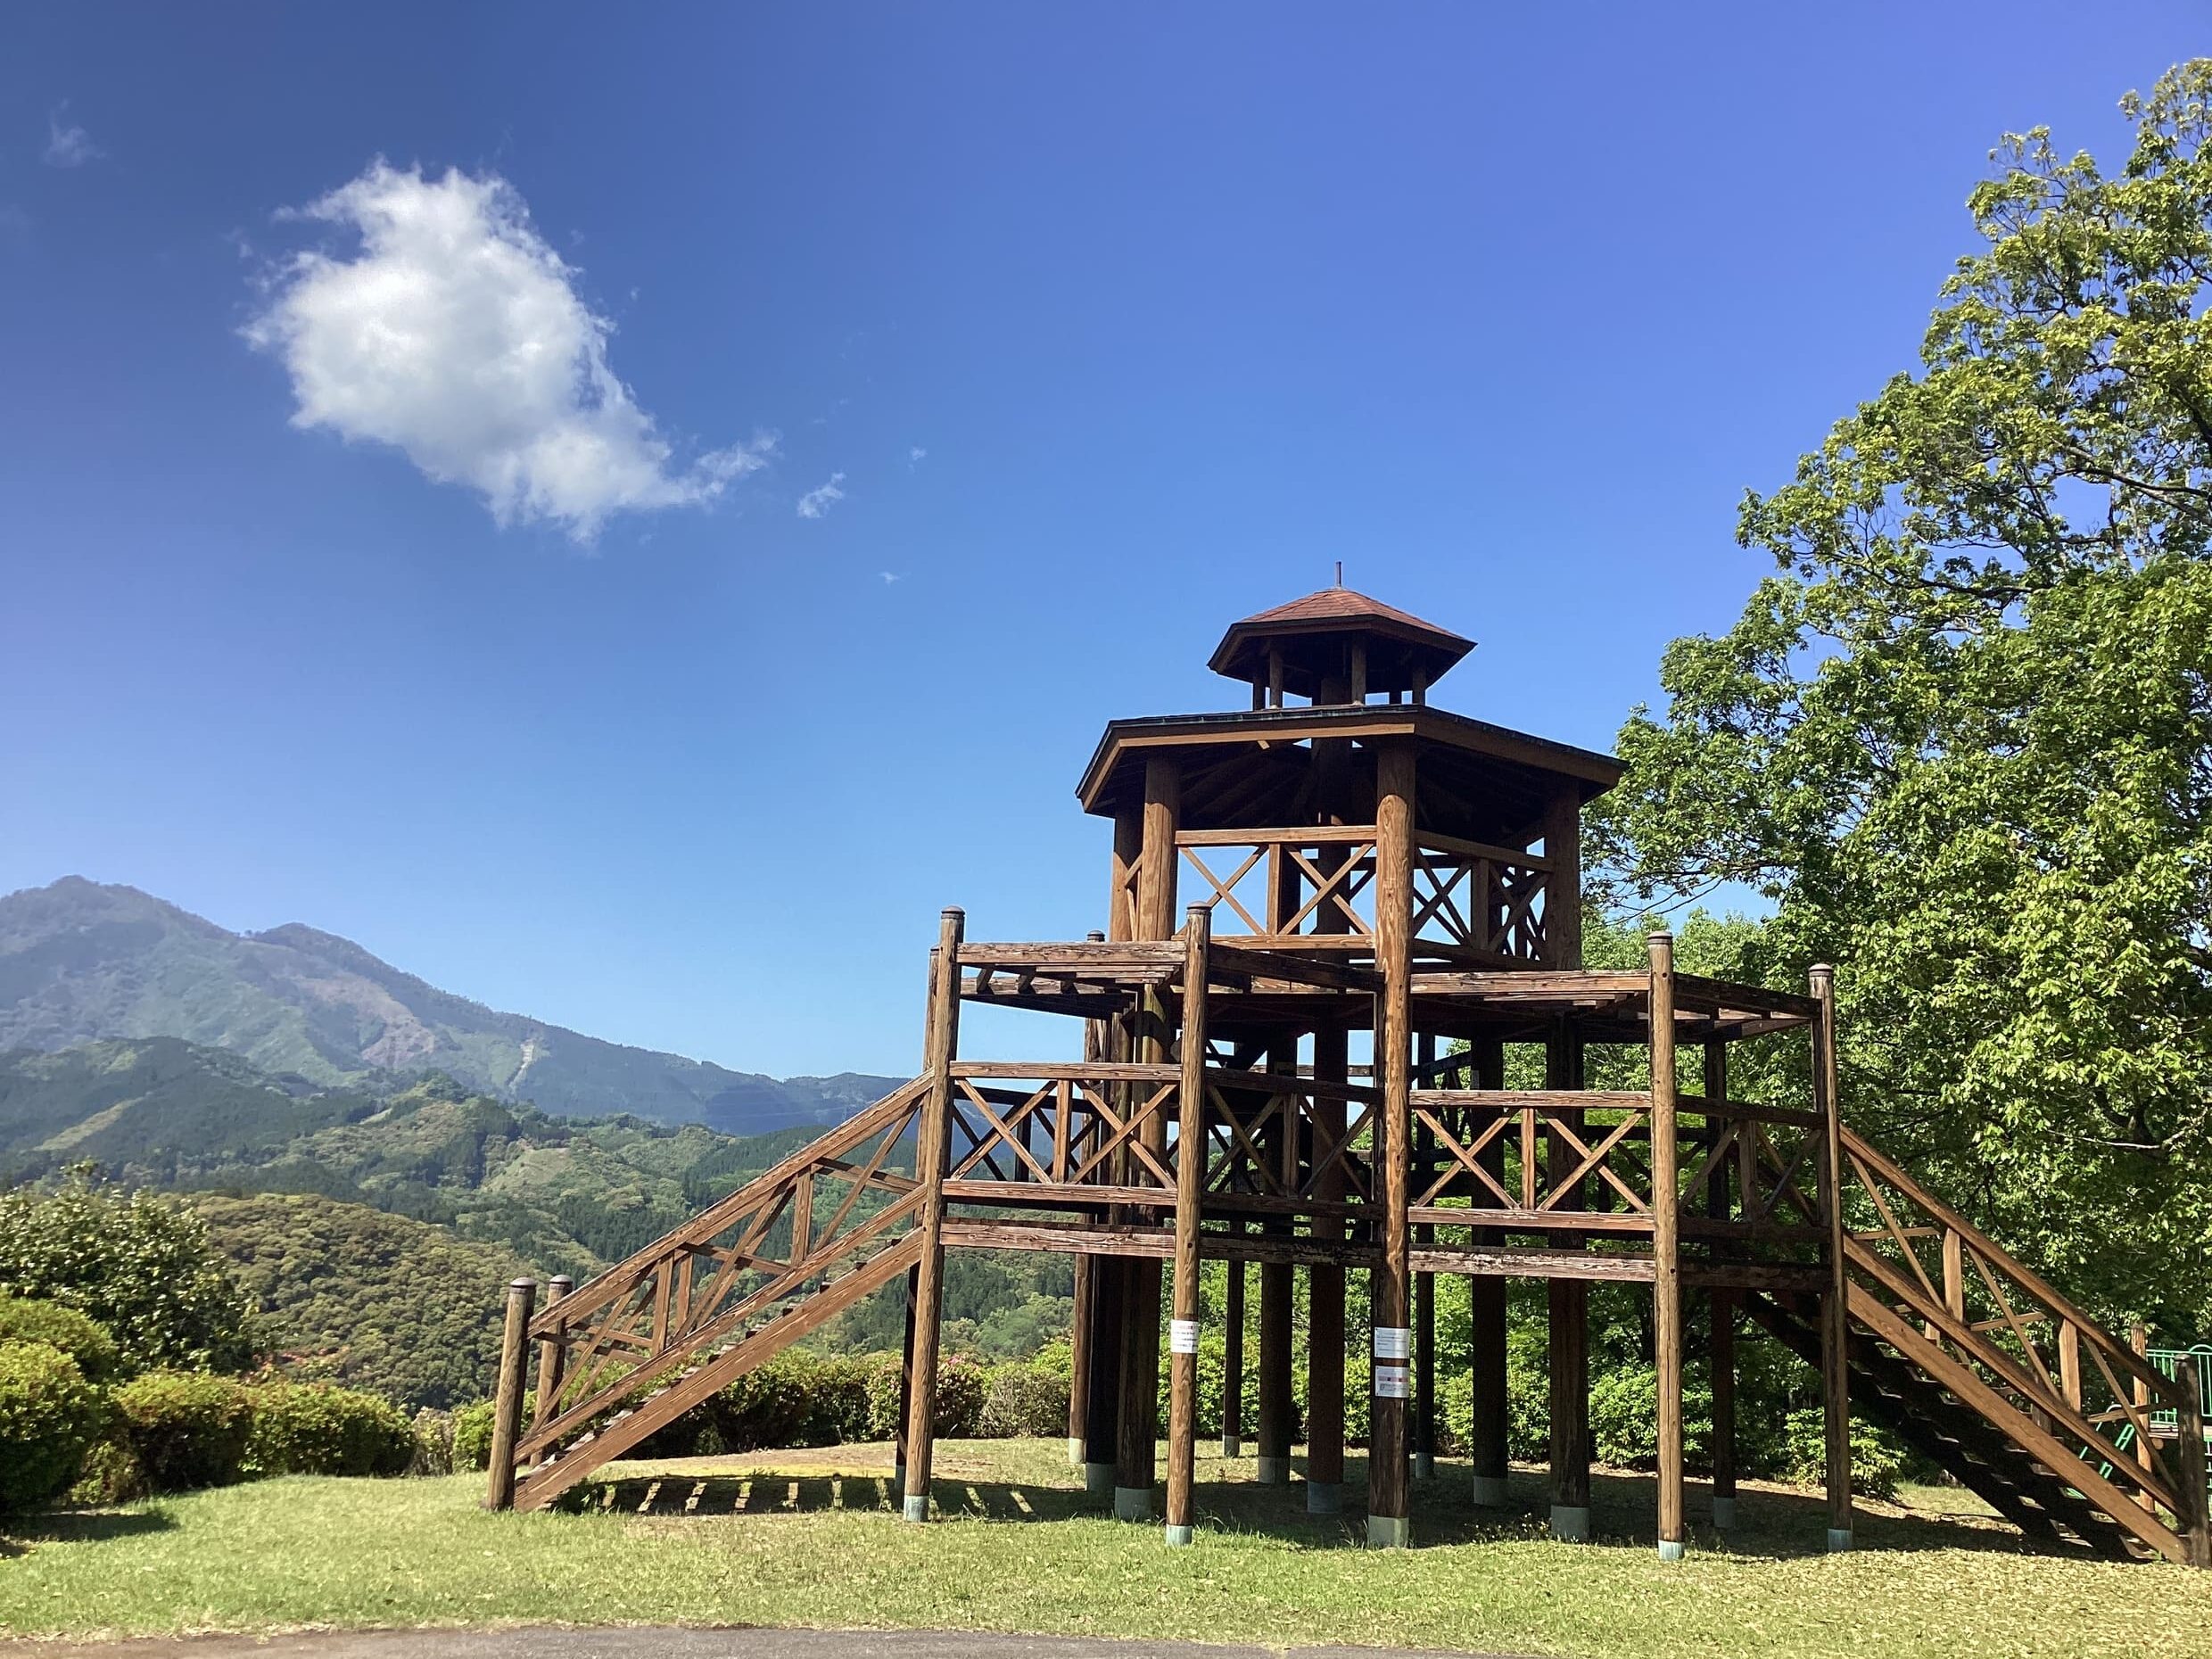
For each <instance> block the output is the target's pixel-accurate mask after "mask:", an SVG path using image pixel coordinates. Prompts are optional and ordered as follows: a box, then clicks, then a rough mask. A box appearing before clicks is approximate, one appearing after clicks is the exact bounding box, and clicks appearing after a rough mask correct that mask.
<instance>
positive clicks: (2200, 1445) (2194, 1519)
mask: <svg viewBox="0 0 2212 1659" xmlns="http://www.w3.org/2000/svg"><path fill="white" fill-rule="evenodd" d="M2174 1381H2175V1382H2177V1383H2179V1384H2180V1385H2181V1391H2182V1403H2181V1405H2180V1407H2179V1408H2178V1409H2177V1410H2176V1411H2175V1421H2174V1432H2175V1450H2176V1451H2178V1452H2179V1453H2180V1454H2181V1465H2182V1478H2181V1479H2180V1480H2179V1481H2178V1482H2175V1484H2176V1485H2178V1486H2179V1487H2180V1488H2181V1492H2180V1494H2179V1496H2180V1498H2181V1500H2182V1502H2183V1504H2184V1505H2186V1506H2187V1509H2186V1511H2185V1512H2184V1513H2183V1514H2180V1515H2175V1517H2174V1528H2175V1531H2177V1532H2179V1533H2180V1534H2181V1535H2182V1542H2183V1545H2184V1546H2185V1547H2186V1548H2187V1552H2188V1556H2189V1564H2190V1565H2191V1566H2192V1567H2212V1489H2208V1487H2207V1486H2206V1477H2205V1450H2204V1400H2203V1399H2202V1398H2201V1396H2200V1394H2199V1392H2198V1387H2197V1362H2196V1360H2195V1358H2193V1357H2192V1356H2191V1355H2188V1354H2183V1356H2182V1358H2181V1363H2180V1364H2178V1365H2176V1366H2175V1367H2174Z"/></svg>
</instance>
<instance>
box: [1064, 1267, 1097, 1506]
mask: <svg viewBox="0 0 2212 1659" xmlns="http://www.w3.org/2000/svg"><path fill="white" fill-rule="evenodd" d="M1094 1259H1095V1258H1093V1257H1090V1256H1077V1258H1076V1259H1075V1276H1076V1297H1075V1301H1076V1305H1075V1312H1074V1316H1073V1317H1072V1318H1071V1319H1070V1320H1069V1325H1068V1463H1069V1467H1071V1468H1077V1469H1080V1468H1081V1467H1082V1466H1083V1448H1084V1424H1085V1422H1086V1421H1088V1419H1089V1416H1090V1410H1091V1264H1092V1262H1093V1261H1094Z"/></svg>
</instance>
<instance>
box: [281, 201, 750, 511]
mask: <svg viewBox="0 0 2212 1659" xmlns="http://www.w3.org/2000/svg"><path fill="white" fill-rule="evenodd" d="M284 217H287V218H295V219H310V220H315V221H319V222H320V223H323V224H326V225H332V226H336V227H340V228H341V229H343V230H345V231H348V232H351V233H352V236H353V237H354V238H355V239H358V246H357V247H355V248H354V249H353V250H352V252H351V255H350V256H340V255H334V254H332V253H329V252H323V251H319V250H318V251H310V252H302V253H298V254H295V255H293V257H292V258H291V259H289V260H285V261H284V262H283V263H281V264H280V265H278V266H276V268H274V269H273V270H272V271H270V272H269V273H268V276H267V277H266V279H265V293H264V301H265V302H264V304H263V306H262V309H261V310H260V313H259V314H258V315H257V316H255V317H254V318H253V319H252V321H251V322H250V323H248V324H247V325H246V326H245V328H244V329H243V331H242V332H243V334H244V335H245V338H246V340H247V341H248V342H249V343H251V344H252V345H253V346H255V347H256V348H258V349H259V350H261V351H268V352H270V353H272V354H273V355H275V356H276V357H278V358H280V359H282V360H283V362H284V365H285V368H286V369H288V370H289V371H290V373H291V376H292V390H293V396H294V398H295V399H296V400H297V401H298V405H299V407H298V408H297V409H295V410H294V411H293V416H292V424H293V425H295V426H301V427H318V426H319V427H325V428H327V429H328V430H330V431H332V432H334V433H338V434H339V435H340V436H341V437H343V438H346V439H349V440H360V441H365V442H373V443H384V444H389V445H391V446H392V448H394V449H397V450H400V451H401V452H402V453H404V454H405V455H406V456H407V458H409V460H411V461H413V462H414V463H415V465H416V466H417V467H419V468H420V469H421V470H422V472H423V474H424V475H425V476H426V477H429V478H431V479H433V480H434V481H435V482H437V483H458V484H465V485H466V486H468V487H469V488H471V489H474V490H475V491H479V492H480V493H481V494H482V495H483V498H484V501H485V504H486V505H487V506H488V507H490V508H491V516H492V517H493V519H495V520H496V521H497V522H498V523H499V524H502V525H505V524H530V523H533V522H545V523H549V524H558V525H560V526H562V527H563V528H564V529H565V530H566V531H567V532H569V534H570V535H572V536H574V538H575V539H576V540H577V541H590V539H591V538H592V537H593V536H594V535H596V534H597V533H598V529H599V526H600V524H602V523H604V522H605V520H606V519H607V516H608V515H610V514H613V513H619V512H643V511H648V510H651V509H654V508H669V507H695V506H698V505H701V504H703V503H705V502H708V501H711V500H713V499H714V498H715V497H716V496H718V495H720V494H721V493H722V491H723V490H724V488H726V487H727V486H728V484H729V483H730V481H731V480H732V479H735V478H741V477H743V476H744V475H746V474H747V473H750V472H753V471H755V470H756V469H757V468H759V467H761V466H765V465H766V464H767V461H768V458H769V457H770V456H771V455H772V453H773V451H774V449H775V439H774V437H773V436H772V435H767V436H762V437H756V438H755V439H754V440H753V442H750V443H746V444H737V445H733V446H731V447H730V448H728V449H724V450H714V451H712V452H710V453H707V454H705V455H701V456H699V457H698V458H697V459H695V460H693V461H691V462H690V463H689V465H688V466H679V465H677V464H676V462H675V459H674V450H673V448H672V446H671V445H670V444H669V442H668V441H667V440H666V439H664V437H662V436H661V434H660V433H659V431H658V430H657V428H656V426H655V425H654V424H653V419H652V417H650V416H649V415H648V414H647V413H646V412H645V411H644V410H643V409H640V408H639V407H638V405H637V403H636V401H635V400H633V399H632V398H631V393H630V389H629V388H628V387H627V386H625V385H623V383H622V382H621V381H620V380H618V379H616V378H615V372H614V370H613V369H612V368H611V367H608V365H607V338H608V336H609V335H610V334H612V333H613V332H614V326H613V324H612V323H610V322H609V321H608V320H607V318H604V317H601V316H599V315H598V314H597V313H596V312H594V311H593V310H591V308H590V305H589V304H587V303H586V301H584V298H583V296H582V294H580V293H578V292H577V289H576V276H577V272H576V269H575V268H574V267H573V266H571V265H569V264H568V263H566V262H565V260H562V258H561V257H560V255H559V254H557V253H556V252H554V251H553V250H552V248H550V247H549V246H548V245H547V243H546V242H545V239H544V238H543V237H542V236H541V235H538V233H537V231H536V229H535V228H534V227H532V224H531V222H530V210H529V209H528V207H527V206H525V205H524V202H523V199H522V197H521V196H520V195H519V194H516V191H515V189H514V187H513V186H510V185H509V184H508V182H507V181H506V180H505V179H503V178H501V177H499V176H498V175H497V174H492V173H487V174H484V175H483V176H482V177H471V176H470V175H468V174H466V173H463V172H461V171H460V170H459V169H449V170H448V171H447V172H446V174H445V176H444V177H442V178H426V177H424V176H423V174H422V172H421V171H420V170H419V169H408V170H406V171H400V169H396V168H393V167H392V166H390V165H388V164H387V163H385V162H384V161H382V160H381V159H380V160H378V161H375V162H372V163H371V164H370V166H369V168H368V169H367V171H366V172H364V173H363V174H362V175H361V176H360V177H359V178H356V179H355V180H353V181H352V182H351V184H348V185H344V186H340V187H339V188H338V189H336V190H334V191H332V192H331V193H330V194H328V195H326V196H324V197H323V198H322V199H321V200H320V201H318V202H311V203H310V204H309V205H308V206H307V207H305V208H303V209H301V210H299V211H298V212H297V213H296V214H288V215H285V216H284Z"/></svg>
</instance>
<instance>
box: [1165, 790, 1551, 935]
mask: <svg viewBox="0 0 2212 1659" xmlns="http://www.w3.org/2000/svg"><path fill="white" fill-rule="evenodd" d="M1176 852H1177V854H1178V856H1179V858H1180V861H1181V863H1182V866H1183V868H1184V871H1187V872H1188V875H1189V877H1191V878H1195V880H1194V882H1192V883H1189V884H1188V889H1189V890H1188V891H1187V892H1186V896H1187V898H1188V899H1189V901H1190V902H1192V903H1194V904H1203V905H1205V906H1206V907H1207V908H1209V910H1211V911H1212V912H1213V923H1214V937H1216V938H1217V939H1221V940H1225V941H1234V942H1236V943H1238V944H1242V945H1257V946H1261V947H1274V948H1278V949H1281V948H1292V947H1294V948H1297V949H1300V950H1308V951H1310V950H1335V951H1346V952H1351V953H1363V954H1364V953H1372V952H1373V950H1374V875H1375V829H1374V825H1372V824H1342V825H1320V826H1308V827H1302V828H1290V829H1186V830H1184V831H1182V832H1181V833H1179V834H1178V835H1177V836H1176ZM1551 868H1552V866H1551V861H1550V860H1548V859H1547V858H1545V857H1544V856H1542V855H1541V854H1535V853H1529V852H1524V851H1521V850H1519V849H1516V848H1514V847H1507V846H1489V845H1487V844H1485V843H1482V842H1477V841H1462V840H1457V839H1455V838H1452V837H1449V836H1443V835H1438V834H1434V833H1425V832H1424V833H1423V834H1421V835H1420V836H1419V838H1418V845H1417V846H1416V850H1415V857H1414V891H1413V900H1412V903H1413V938H1414V944H1415V948H1416V952H1422V950H1423V947H1424V946H1425V947H1427V949H1426V951H1425V952H1424V953H1425V954H1429V955H1432V956H1433V955H1444V956H1448V957H1451V958H1454V959H1458V960H1465V961H1468V962H1494V963H1498V964H1501V965H1502V964H1511V963H1530V964H1534V963H1539V962H1543V961H1545V960H1546V958H1545V928H1544V917H1545V906H1546V904H1547V895H1548V887H1549V884H1550V880H1551Z"/></svg>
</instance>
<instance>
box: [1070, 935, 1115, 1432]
mask: <svg viewBox="0 0 2212 1659" xmlns="http://www.w3.org/2000/svg"><path fill="white" fill-rule="evenodd" d="M1108 908H1109V910H1110V909H1111V908H1112V904H1111V899H1110V898H1109V902H1108ZM1105 937H1106V935H1105V934H1104V933H1103V932H1102V931H1101V930H1100V929H1096V928H1094V929H1091V931H1090V932H1089V933H1088V934H1087V935H1085V939H1086V940H1087V941H1088V942H1089V943H1091V944H1094V945H1097V944H1102V943H1103V942H1104V940H1105ZM1083 1058H1084V1060H1085V1061H1102V1060H1103V1059H1105V1058H1106V1021H1104V1020H1103V1019H1086V1020H1085V1021H1084V1022H1083ZM1066 1110H1068V1111H1069V1114H1070V1115H1071V1116H1072V1114H1073V1113H1074V1110H1075V1108H1074V1106H1073V1105H1072V1103H1070V1104H1069V1105H1068V1106H1067V1107H1066ZM1067 1128H1068V1134H1069V1138H1070V1139H1071V1140H1072V1139H1073V1138H1074V1136H1075V1125H1074V1124H1073V1123H1070V1124H1069V1125H1068V1126H1067ZM1094 1131H1095V1124H1094V1126H1093V1127H1092V1128H1089V1129H1086V1130H1085V1132H1084V1134H1085V1140H1086V1141H1087V1140H1088V1139H1089V1137H1090V1136H1091V1135H1092V1134H1093V1133H1094ZM1091 1218H1092V1219H1093V1220H1103V1219H1105V1217H1104V1216H1103V1215H1102V1214H1099V1213H1096V1212H1094V1214H1093V1216H1092V1217H1091ZM1097 1267H1098V1259H1097V1258H1096V1257H1094V1256H1077V1258H1076V1259H1075V1281H1076V1283H1075V1292H1076V1294H1075V1304H1076V1305H1075V1310H1074V1317H1073V1318H1072V1319H1071V1320H1070V1321H1069V1326H1068V1461H1069V1464H1070V1465H1073V1466H1074V1467H1076V1468H1078V1469H1080V1468H1082V1467H1083V1465H1084V1462H1085V1455H1084V1445H1085V1440H1086V1439H1087V1438H1088V1429H1087V1427H1086V1425H1087V1424H1088V1422H1089V1420H1090V1410H1091V1342H1092V1337H1093V1332H1092V1328H1091V1327H1092V1321H1093V1318H1094V1308H1093V1306H1092V1303H1093V1292H1092V1281H1093V1280H1094V1278H1095V1277H1096V1275H1097Z"/></svg>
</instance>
